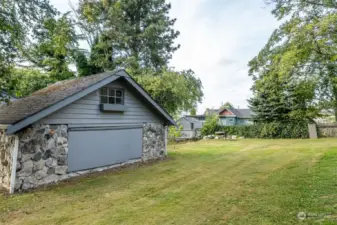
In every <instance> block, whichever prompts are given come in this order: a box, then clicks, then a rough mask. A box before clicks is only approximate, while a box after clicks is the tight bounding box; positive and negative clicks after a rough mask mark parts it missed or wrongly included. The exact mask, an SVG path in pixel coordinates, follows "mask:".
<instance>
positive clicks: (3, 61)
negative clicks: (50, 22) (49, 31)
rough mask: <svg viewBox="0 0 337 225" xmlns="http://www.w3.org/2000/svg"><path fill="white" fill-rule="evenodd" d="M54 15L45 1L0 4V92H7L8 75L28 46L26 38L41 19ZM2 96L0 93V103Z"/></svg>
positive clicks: (13, 1) (10, 0) (12, 0)
mask: <svg viewBox="0 0 337 225" xmlns="http://www.w3.org/2000/svg"><path fill="white" fill-rule="evenodd" d="M56 14H57V11H56V10H55V9H54V8H53V7H51V6H50V4H49V1H48V0H32V1H19V0H6V1H2V2H1V4H0V49H1V51H0V90H4V91H11V87H10V84H11V81H10V73H11V70H12V68H13V67H14V65H15V63H16V61H17V60H18V59H19V58H20V57H21V54H22V49H23V48H24V46H25V45H26V44H27V43H29V42H30V41H29V38H30V34H31V33H32V32H33V30H34V29H38V27H39V24H40V22H41V18H46V17H52V16H55V15H56ZM2 100H3V96H1V93H0V101H2Z"/></svg>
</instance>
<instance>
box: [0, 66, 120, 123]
mask: <svg viewBox="0 0 337 225" xmlns="http://www.w3.org/2000/svg"><path fill="white" fill-rule="evenodd" d="M110 76H112V72H106V73H101V74H96V75H92V76H87V77H81V78H75V79H71V80H65V81H60V82H57V83H55V84H52V85H49V86H48V87H46V88H44V89H41V90H39V91H37V92H34V93H33V94H32V95H30V96H28V97H25V98H21V99H18V100H16V101H13V102H11V104H10V105H3V106H0V124H14V123H17V122H19V121H21V120H23V119H25V118H26V117H29V116H31V115H33V114H35V113H37V112H39V111H41V110H43V109H45V108H47V107H49V106H51V105H53V104H55V103H57V102H59V101H61V100H63V99H65V98H67V97H69V96H72V95H74V94H76V93H77V92H80V91H82V90H84V89H86V88H88V87H89V86H91V85H93V84H95V83H97V82H99V81H101V80H103V79H105V78H107V77H110ZM113 76H116V77H117V76H118V75H113Z"/></svg>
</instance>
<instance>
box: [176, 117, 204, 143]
mask: <svg viewBox="0 0 337 225" xmlns="http://www.w3.org/2000/svg"><path fill="white" fill-rule="evenodd" d="M204 122H205V121H204V120H200V119H199V118H198V117H196V116H184V117H181V118H180V119H179V120H178V121H177V123H178V124H179V125H181V126H182V128H183V129H182V131H181V137H183V138H194V137H197V136H198V135H199V132H200V129H201V128H202V126H203V123H204Z"/></svg>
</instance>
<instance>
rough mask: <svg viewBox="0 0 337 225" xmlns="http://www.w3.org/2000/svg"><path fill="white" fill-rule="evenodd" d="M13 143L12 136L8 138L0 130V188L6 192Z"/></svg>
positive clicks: (10, 170)
mask: <svg viewBox="0 0 337 225" xmlns="http://www.w3.org/2000/svg"><path fill="white" fill-rule="evenodd" d="M14 142H15V138H14V136H8V135H6V131H5V130H0V188H4V189H7V190H9V189H10V185H11V173H12V162H13V158H12V156H13V152H14Z"/></svg>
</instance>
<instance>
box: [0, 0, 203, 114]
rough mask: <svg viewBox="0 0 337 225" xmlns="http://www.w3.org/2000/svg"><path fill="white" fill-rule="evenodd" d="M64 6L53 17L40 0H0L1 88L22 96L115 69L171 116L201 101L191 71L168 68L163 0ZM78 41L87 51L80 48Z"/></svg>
mask: <svg viewBox="0 0 337 225" xmlns="http://www.w3.org/2000/svg"><path fill="white" fill-rule="evenodd" d="M72 9H73V12H68V13H65V14H61V13H59V12H58V11H57V10H56V9H55V8H53V7H52V6H51V5H50V3H49V1H48V0H32V1H19V0H6V1H4V2H3V3H2V4H0V47H1V49H2V51H0V88H1V90H2V91H3V90H5V91H8V92H9V93H12V94H16V95H17V96H27V95H29V94H30V93H32V92H33V91H36V90H39V89H41V88H43V87H45V86H47V85H48V84H49V83H53V82H56V81H59V80H64V79H69V78H72V77H74V76H87V75H92V74H96V73H100V72H103V71H107V70H113V69H116V68H120V67H123V68H125V69H126V70H127V71H128V72H129V73H130V75H131V76H133V78H134V79H136V80H137V81H138V82H139V83H140V84H141V85H142V86H143V87H144V88H145V89H146V90H147V91H148V92H149V93H150V94H151V95H152V97H153V98H154V99H155V100H156V101H157V102H158V103H160V104H161V105H162V106H163V107H164V108H165V109H166V110H167V111H168V112H170V113H171V114H173V115H178V114H179V113H180V112H183V111H189V110H191V109H193V108H196V106H197V104H198V103H199V102H201V101H202V98H203V92H202V84H201V81H200V79H198V78H197V77H196V76H195V75H194V72H193V71H192V70H191V69H187V70H182V71H176V70H175V69H174V68H170V67H169V61H170V59H171V58H172V55H173V53H174V52H175V51H176V50H177V49H179V47H180V46H179V44H176V42H175V41H176V38H177V37H178V35H179V32H178V31H176V30H175V29H174V28H173V26H174V23H175V21H176V19H174V18H170V16H169V11H170V9H171V5H170V4H169V3H167V2H166V1H165V0H144V1H138V0H137V1H129V0H115V1H110V0H80V1H79V2H78V5H76V6H72ZM79 40H86V41H87V42H88V44H89V46H90V49H88V50H86V49H80V48H79V46H78V42H79ZM74 67H76V69H74ZM1 93H2V92H0V94H1ZM1 100H3V99H2V97H1V96H0V101H1Z"/></svg>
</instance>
